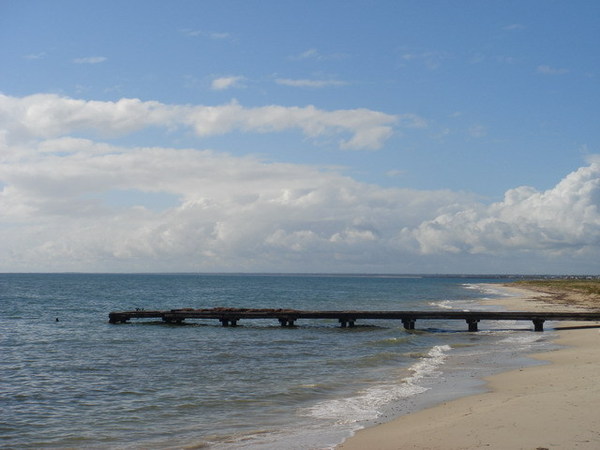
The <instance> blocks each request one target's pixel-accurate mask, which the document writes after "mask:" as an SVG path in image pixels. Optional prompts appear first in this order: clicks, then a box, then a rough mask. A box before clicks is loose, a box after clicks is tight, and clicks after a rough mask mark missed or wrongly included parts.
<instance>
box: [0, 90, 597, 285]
mask: <svg viewBox="0 0 600 450" xmlns="http://www.w3.org/2000/svg"><path fill="white" fill-rule="evenodd" d="M258 112H259V113H258ZM254 114H257V115H256V116H255V115H254ZM388 120H391V119H390V117H389V116H386V115H382V113H377V112H373V111H368V110H351V111H332V112H328V111H321V110H318V109H316V108H313V107H307V108H287V107H278V106H270V107H263V108H252V109H248V108H243V107H242V106H240V105H237V104H230V105H225V106H218V107H205V106H203V107H196V106H188V105H184V106H179V105H174V106H173V105H171V106H169V105H163V104H161V103H158V102H141V101H139V100H131V99H124V100H121V101H119V102H114V103H110V102H90V101H81V100H72V99H67V98H62V97H57V96H53V95H39V96H31V97H25V98H12V97H6V96H2V97H0V124H1V127H0V129H1V130H2V132H1V134H0V230H1V234H2V239H1V240H0V254H2V255H3V257H2V258H1V260H0V271H270V272H273V271H276V272H281V271H283V272H319V271H321V272H387V273H389V272H412V273H416V272H446V273H448V272H453V273H455V272H472V273H473V272H529V273H531V272H552V271H553V268H554V267H559V264H560V267H565V264H569V267H571V268H572V271H573V272H578V271H581V268H587V271H588V272H589V271H598V269H599V268H600V267H599V264H600V263H599V262H598V257H597V255H598V254H599V250H600V248H599V247H600V211H599V205H600V160H599V159H598V158H596V159H591V160H590V161H589V164H588V165H586V166H584V167H582V168H580V169H579V170H576V171H574V172H572V173H570V174H567V175H566V176H565V177H564V179H563V180H558V183H557V184H556V185H555V186H554V187H553V188H551V189H548V190H546V191H538V190H536V189H533V188H531V187H525V186H522V187H517V188H515V189H511V190H509V191H507V192H506V193H505V196H504V198H503V200H502V201H499V202H496V203H491V204H488V203H485V202H482V201H481V200H479V199H478V198H477V197H475V196H474V195H470V194H466V193H461V192H451V191H418V190H410V189H391V188H383V187H380V186H376V185H369V184H365V183H361V182H358V181H356V180H354V179H352V178H350V177H348V176H345V175H343V174H342V173H339V172H336V171H332V170H326V169H325V168H320V167H315V166H309V165H300V164H287V163H279V162H270V161H263V160H260V159H257V158H254V157H237V156H232V155H229V154H225V153H220V152H215V151H210V150H202V149H198V148H188V149H176V148H169V147H136V146H119V145H114V144H109V143H107V142H102V141H101V140H98V138H97V137H95V136H104V135H112V134H127V133H131V132H133V131H135V130H139V129H141V128H143V127H149V126H160V127H190V128H192V129H193V130H194V131H195V132H196V133H197V135H198V136H199V137H201V136H204V135H207V134H211V133H226V132H228V131H230V130H234V129H243V130H253V131H255V132H277V131H279V130H281V129H284V128H289V127H297V128H300V129H301V130H303V132H304V133H306V134H307V135H309V136H314V135H318V134H319V133H325V132H332V131H331V129H333V130H338V129H340V128H342V129H343V130H344V131H345V132H348V131H349V130H350V132H352V133H354V136H353V138H351V139H350V140H349V141H347V143H346V145H350V144H349V143H350V142H352V141H353V140H354V145H357V146H361V148H366V147H368V145H372V144H373V142H381V140H382V139H383V137H384V135H385V134H386V133H382V134H378V132H377V130H378V127H383V128H386V127H388V128H389V127H390V123H396V122H399V121H400V118H398V117H394V118H393V120H392V121H391V122H388ZM363 121H366V123H365V122H363ZM341 124H344V126H343V127H342V125H341ZM386 129H387V128H386ZM365 130H369V131H365ZM373 130H375V131H373ZM85 133H89V134H90V136H86V137H81V135H83V134H85ZM371 133H374V134H375V136H371ZM158 200H160V202H159V201H158Z"/></svg>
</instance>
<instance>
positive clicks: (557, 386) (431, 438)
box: [338, 288, 600, 450]
mask: <svg viewBox="0 0 600 450" xmlns="http://www.w3.org/2000/svg"><path fill="white" fill-rule="evenodd" d="M509 289H513V292H514V293H517V292H518V293H519V294H521V295H520V296H519V297H509V298H507V299H506V301H502V304H505V305H506V307H507V308H508V309H511V310H521V311H522V310H536V309H544V310H546V309H554V310H563V311H564V310H566V309H568V308H567V307H566V306H565V305H564V304H561V305H556V304H552V303H551V302H550V301H551V296H550V295H548V296H547V297H544V296H543V295H541V294H540V293H539V292H535V293H534V292H532V291H529V290H525V289H517V288H509ZM544 300H545V301H544ZM494 303H496V304H497V303H498V301H496V300H494ZM571 307H573V306H571ZM564 325H565V326H562V327H561V328H559V332H558V334H559V337H558V339H557V340H556V343H557V344H559V345H561V346H564V347H563V348H561V349H559V350H555V351H552V352H548V353H543V354H539V355H533V357H535V358H537V359H541V360H543V361H547V362H548V364H544V365H538V366H533V367H527V368H524V369H519V370H514V371H511V372H505V373H501V374H498V375H494V376H491V377H488V378H486V381H487V383H488V384H487V386H488V388H489V392H486V393H483V394H478V395H473V396H468V397H464V398H461V399H458V400H454V401H450V402H446V403H443V404H440V405H438V406H435V407H433V408H429V409H425V410H423V411H419V412H416V413H413V414H409V415H405V416H402V417H400V418H398V419H396V420H394V421H392V422H389V423H385V424H382V425H378V426H375V427H372V428H367V429H364V430H360V431H359V432H358V433H356V434H355V435H354V436H353V437H351V438H349V439H348V440H346V441H345V442H344V443H343V444H341V445H339V446H338V449H343V450H378V449H381V450H383V449H386V450H389V449H440V450H441V449H444V450H454V449H532V450H533V449H594V450H597V449H600V324H589V323H581V322H578V323H569V324H564ZM590 325H594V327H590Z"/></svg>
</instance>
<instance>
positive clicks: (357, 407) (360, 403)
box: [300, 345, 451, 424]
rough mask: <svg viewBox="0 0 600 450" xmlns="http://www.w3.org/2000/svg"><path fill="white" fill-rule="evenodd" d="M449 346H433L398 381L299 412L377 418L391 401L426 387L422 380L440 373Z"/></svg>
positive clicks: (347, 419) (342, 420)
mask: <svg viewBox="0 0 600 450" xmlns="http://www.w3.org/2000/svg"><path fill="white" fill-rule="evenodd" d="M450 349H451V347H450V346H448V345H438V346H435V347H433V348H431V349H430V350H429V352H428V353H427V356H425V357H424V358H422V359H420V360H419V361H418V362H416V363H415V364H413V365H412V366H411V367H410V368H409V371H410V372H411V375H410V376H409V377H407V378H405V379H404V380H402V381H401V382H399V383H394V384H383V385H378V386H373V387H370V388H368V389H366V390H364V391H361V392H359V393H358V394H357V395H355V396H353V397H347V398H340V399H335V400H326V401H323V402H319V403H317V404H316V405H314V406H313V407H310V408H306V409H304V410H302V411H300V414H301V415H308V416H312V417H315V418H319V419H330V420H331V419H333V420H335V421H336V423H338V424H350V423H357V422H364V421H368V420H374V419H376V418H377V417H379V416H380V415H381V413H382V412H383V408H384V407H385V406H386V405H387V404H389V403H390V402H393V401H396V400H399V399H402V398H408V397H412V396H414V395H417V394H420V393H422V392H425V391H427V390H428V389H429V388H427V387H425V386H423V383H420V382H422V381H423V380H424V379H426V378H431V377H434V376H436V375H438V374H439V372H438V370H437V369H438V367H439V366H440V365H441V364H443V363H444V360H445V359H446V357H447V352H448V351H449V350H450Z"/></svg>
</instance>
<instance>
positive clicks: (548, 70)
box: [537, 65, 569, 75]
mask: <svg viewBox="0 0 600 450" xmlns="http://www.w3.org/2000/svg"><path fill="white" fill-rule="evenodd" d="M537 73H541V74H542V75H564V74H566V73H569V70H568V69H557V68H555V67H550V66H546V65H542V66H538V67H537Z"/></svg>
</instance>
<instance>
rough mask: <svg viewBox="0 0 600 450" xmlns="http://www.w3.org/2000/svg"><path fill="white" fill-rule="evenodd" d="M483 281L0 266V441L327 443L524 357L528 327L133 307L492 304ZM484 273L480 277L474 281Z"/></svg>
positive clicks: (533, 336) (539, 347) (468, 388)
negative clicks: (227, 320)
mask: <svg viewBox="0 0 600 450" xmlns="http://www.w3.org/2000/svg"><path fill="white" fill-rule="evenodd" d="M505 281H506V280H504V279H495V278H475V277H472V278H468V277H456V278H452V277H408V276H373V275H371V276H367V275H365V276H358V275H355V276H339V275H336V276H334V275H232V274H224V275H204V274H133V275H125V274H0V355H1V358H0V404H1V408H0V447H3V448H65V447H68V448H82V447H88V448H90V447H91V448H125V449H127V448H161V449H162V448H174V449H175V448H215V449H282V448H285V449H323V448H331V447H332V446H334V445H335V444H337V443H339V442H341V441H342V440H343V439H344V438H346V437H348V436H350V435H351V434H352V433H353V432H355V431H356V430H358V429H360V428H362V427H365V426H369V425H373V424H376V423H379V422H383V421H387V420H390V419H392V418H393V417H396V416H398V415H401V414H407V413H410V412H412V411H415V410H417V409H420V408H424V407H427V406H430V405H433V404H435V403H439V402H442V401H446V400H450V399H452V398H456V397H459V396H462V395H466V394H469V393H473V392H478V391H482V390H483V389H484V388H485V387H484V383H483V382H482V381H481V377H482V376H485V375H489V374H492V373H495V372H499V371H502V370H506V369H509V368H516V367H521V366H525V365H530V364H535V362H534V361H533V360H531V359H528V358H527V357H526V355H527V354H528V353H530V352H538V351H544V350H546V349H549V348H551V346H552V345H553V344H552V342H551V341H552V336H553V332H552V331H551V330H550V331H548V332H544V333H534V332H531V329H532V326H531V324H529V323H513V322H499V323H491V322H490V323H485V322H482V323H481V324H480V331H479V332H477V333H469V332H467V331H466V330H467V326H466V323H462V322H457V321H454V322H444V321H425V320H423V321H417V323H416V330H414V331H413V330H411V331H407V330H405V329H404V328H403V326H402V323H401V322H399V321H393V320H392V321H385V320H374V321H368V320H363V321H357V322H356V326H355V327H353V328H341V327H340V326H339V324H338V323H337V322H336V321H334V320H304V321H303V320H299V321H298V322H297V323H296V325H297V326H296V327H291V328H282V327H280V326H279V323H278V322H277V321H275V320H246V321H244V320H241V321H240V322H239V324H238V326H237V327H227V328H225V327H222V326H221V325H220V323H219V322H218V321H216V320H212V321H211V320H188V321H186V323H185V324H183V325H169V324H163V323H162V322H159V321H156V320H149V321H148V320H146V321H144V320H136V319H133V320H132V321H131V323H130V324H109V323H108V313H109V312H111V311H123V310H135V309H136V308H143V309H147V310H151V309H175V308H212V307H217V306H223V307H240V308H293V309H311V310H344V309H348V310H351V309H355V310H413V309H414V310H425V309H427V310H429V309H440V308H442V309H458V310H463V309H470V310H474V309H480V310H481V309H484V310H490V309H492V310H493V309H500V307H494V306H482V305H480V304H479V303H478V300H480V299H482V298H488V299H489V298H491V299H493V298H499V297H502V296H503V295H507V294H506V293H505V292H504V291H502V289H501V288H499V287H498V288H496V287H495V286H494V283H500V282H505ZM484 283H485V284H484Z"/></svg>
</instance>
